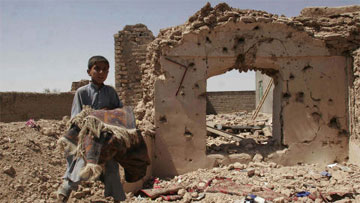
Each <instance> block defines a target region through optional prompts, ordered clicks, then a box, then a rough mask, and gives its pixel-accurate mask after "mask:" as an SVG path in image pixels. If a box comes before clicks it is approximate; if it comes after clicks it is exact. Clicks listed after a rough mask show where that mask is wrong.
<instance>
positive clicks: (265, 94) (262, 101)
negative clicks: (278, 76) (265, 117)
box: [251, 78, 274, 120]
mask: <svg viewBox="0 0 360 203" xmlns="http://www.w3.org/2000/svg"><path fill="white" fill-rule="evenodd" d="M273 82H274V79H272V78H271V80H270V82H269V84H268V86H267V87H266V90H265V93H264V96H263V97H262V98H261V100H260V103H259V105H258V106H257V107H256V110H255V112H254V114H253V115H252V117H251V118H252V119H253V120H255V118H256V117H257V115H258V113H259V111H260V109H261V107H262V105H263V104H264V101H265V99H266V97H267V95H268V94H269V92H270V88H271V86H272V84H273Z"/></svg>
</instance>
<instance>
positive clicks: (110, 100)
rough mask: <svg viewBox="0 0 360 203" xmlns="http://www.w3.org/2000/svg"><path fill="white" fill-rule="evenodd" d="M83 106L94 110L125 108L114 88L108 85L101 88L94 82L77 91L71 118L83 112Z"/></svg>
mask: <svg viewBox="0 0 360 203" xmlns="http://www.w3.org/2000/svg"><path fill="white" fill-rule="evenodd" d="M83 105H88V106H91V108H92V109H103V108H107V109H115V108H121V107H122V106H123V104H122V103H121V101H120V99H119V96H118V95H117V93H116V91H115V89H114V88H113V87H111V86H108V85H103V86H101V87H99V86H97V85H95V84H94V83H92V82H90V83H89V84H88V85H85V86H82V87H80V88H79V89H77V90H76V93H75V96H74V100H73V104H72V108H71V118H73V117H74V116H76V114H78V113H80V112H81V110H82V107H83Z"/></svg>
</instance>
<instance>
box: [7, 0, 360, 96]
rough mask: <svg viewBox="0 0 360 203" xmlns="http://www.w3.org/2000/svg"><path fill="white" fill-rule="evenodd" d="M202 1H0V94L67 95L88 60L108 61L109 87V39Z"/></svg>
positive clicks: (356, 0) (183, 13) (224, 85)
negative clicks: (46, 92)
mask: <svg viewBox="0 0 360 203" xmlns="http://www.w3.org/2000/svg"><path fill="white" fill-rule="evenodd" d="M206 2H207V1H204V0H178V1H175V0H72V1H70V0H62V1H58V0H0V91H1V92H4V91H21V92H43V91H44V89H45V88H49V89H51V90H53V89H58V90H60V91H69V90H70V88H71V83H72V82H73V81H79V80H81V79H89V77H88V75H87V73H86V68H87V61H88V59H89V57H91V56H93V55H103V56H105V57H106V58H108V60H109V61H110V68H111V70H110V73H109V76H108V79H107V81H106V82H105V83H106V84H110V85H114V84H115V82H114V39H113V35H114V34H115V33H117V32H118V31H119V30H122V29H123V28H124V26H125V25H132V24H136V23H142V24H145V25H146V26H147V27H148V28H149V29H150V30H151V31H152V32H153V34H154V35H155V36H156V35H157V34H158V31H159V29H161V28H166V27H170V26H175V25H180V24H183V23H184V22H185V21H186V20H187V19H188V18H189V16H191V15H192V14H194V13H195V12H196V11H198V10H199V9H200V8H202V7H203V6H204V5H205V4H206ZM209 2H210V3H211V5H212V6H213V7H214V6H215V5H216V4H218V3H219V2H226V3H228V4H229V5H230V6H231V7H235V8H241V9H256V10H265V11H267V12H270V13H274V14H284V15H286V16H288V17H292V16H297V15H299V13H300V11H301V9H302V8H305V7H310V6H343V5H356V4H360V0H233V1H231V0H230V1H215V0H209ZM254 78H255V74H254V72H252V73H250V74H249V73H247V74H245V73H242V74H239V73H238V72H236V71H231V72H228V73H226V74H223V75H221V76H217V77H213V78H210V79H208V86H207V90H208V91H223V90H228V91H235V90H251V89H252V90H253V89H255V79H254Z"/></svg>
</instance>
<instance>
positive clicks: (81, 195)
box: [73, 191, 87, 199]
mask: <svg viewBox="0 0 360 203" xmlns="http://www.w3.org/2000/svg"><path fill="white" fill-rule="evenodd" d="M86 194H87V192H85V191H79V192H75V193H74V194H73V197H74V198H76V199H82V198H84V197H85V196H86Z"/></svg>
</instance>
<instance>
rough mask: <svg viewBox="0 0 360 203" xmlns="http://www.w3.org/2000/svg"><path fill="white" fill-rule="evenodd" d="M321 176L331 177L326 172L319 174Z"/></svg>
mask: <svg viewBox="0 0 360 203" xmlns="http://www.w3.org/2000/svg"><path fill="white" fill-rule="evenodd" d="M320 174H321V175H322V176H326V177H329V178H330V177H331V173H329V172H327V171H323V172H321V173H320Z"/></svg>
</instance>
